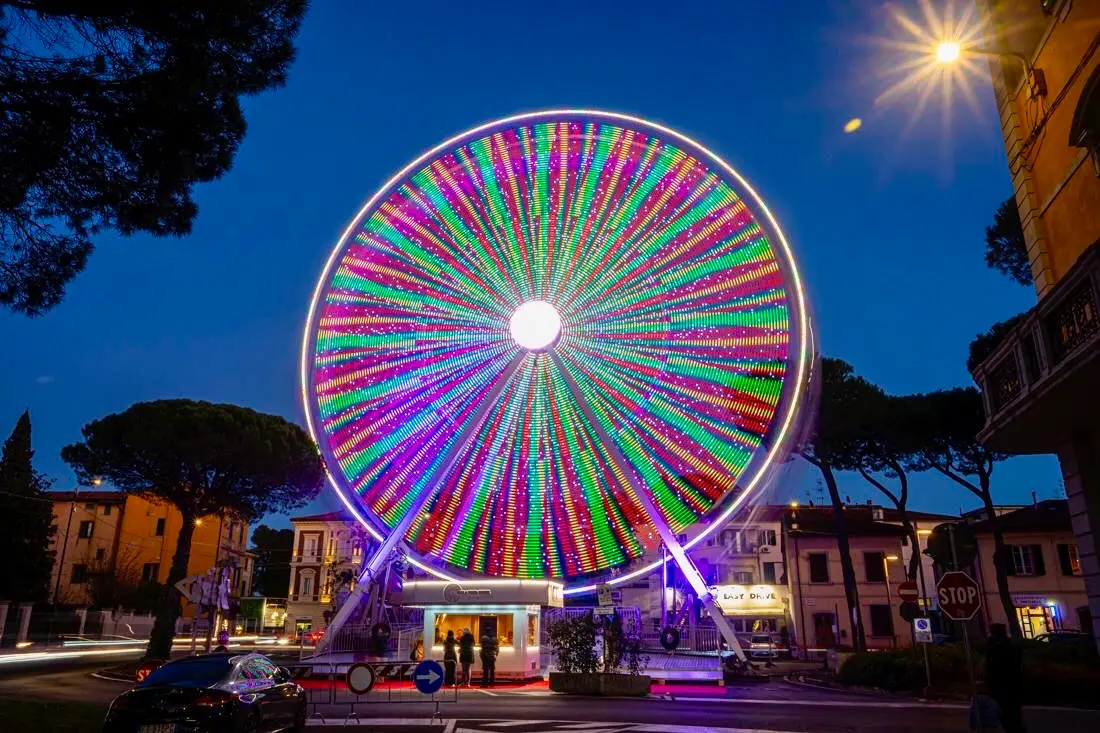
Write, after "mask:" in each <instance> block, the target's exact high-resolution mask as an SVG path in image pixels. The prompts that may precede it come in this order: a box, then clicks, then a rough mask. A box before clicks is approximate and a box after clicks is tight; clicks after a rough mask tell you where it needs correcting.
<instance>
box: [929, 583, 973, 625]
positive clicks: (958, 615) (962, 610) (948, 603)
mask: <svg viewBox="0 0 1100 733" xmlns="http://www.w3.org/2000/svg"><path fill="white" fill-rule="evenodd" d="M936 595H937V597H938V599H939V602H940V610H941V611H943V612H944V614H945V615H946V616H947V617H948V618H950V619H954V620H955V621H969V620H970V619H972V618H974V614H976V613H977V612H978V609H979V608H981V607H982V593H981V589H980V588H979V587H978V584H977V583H976V582H974V579H973V578H971V577H970V576H969V575H967V574H966V573H964V572H962V571H953V572H950V573H944V574H943V577H942V578H940V581H939V582H938V583H936Z"/></svg>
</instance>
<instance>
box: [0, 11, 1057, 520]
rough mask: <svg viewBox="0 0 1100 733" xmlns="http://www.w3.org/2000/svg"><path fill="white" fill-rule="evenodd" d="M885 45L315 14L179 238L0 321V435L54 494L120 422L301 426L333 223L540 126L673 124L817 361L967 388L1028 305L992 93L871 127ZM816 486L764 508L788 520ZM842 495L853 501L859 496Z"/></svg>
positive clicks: (907, 111) (738, 32)
mask: <svg viewBox="0 0 1100 733" xmlns="http://www.w3.org/2000/svg"><path fill="white" fill-rule="evenodd" d="M592 6H597V7H592ZM471 7H475V8H481V9H480V10H471V9H470V8H471ZM891 35H894V34H893V31H892V26H891V25H890V23H889V21H888V19H887V18H886V17H885V16H884V15H883V14H882V11H881V4H879V3H874V2H862V1H860V0H846V1H844V2H840V1H835V0H830V1H829V2H825V1H823V0H792V1H791V2H784V3H730V2H719V1H718V0H714V1H713V2H710V3H701V2H677V3H672V4H670V3H668V2H667V0H651V1H650V2H633V3H610V2H599V3H596V2H591V1H584V0H580V1H575V2H558V3H555V4H554V5H553V9H552V10H550V6H547V5H545V4H542V3H515V2H499V3H489V2H478V3H456V2H453V0H439V1H420V2H412V3H399V2H392V3H362V2H353V1H351V0H348V1H346V2H337V1H335V0H323V1H318V2H315V3H314V8H313V10H312V11H311V12H310V14H309V16H308V17H307V19H306V22H305V24H304V27H303V28H302V32H301V35H300V37H299V47H300V54H299V59H298V61H297V62H296V63H295V65H294V66H293V68H292V69H291V72H290V81H289V84H288V85H287V86H286V88H285V89H281V90H278V91H276V92H273V93H268V94H265V95H263V96H261V97H257V98H254V99H251V100H248V103H247V113H248V123H249V130H248V136H247V137H246V139H245V141H244V144H243V146H242V147H241V150H240V154H239V156H238V158H237V161H236V165H235V166H234V168H233V170H232V171H231V172H230V173H229V174H228V175H227V176H226V177H225V178H223V179H222V180H220V181H218V182H216V183H213V184H209V185H205V186H203V187H201V188H200V189H199V190H198V192H197V198H198V202H199V205H200V215H199V218H198V220H197V222H196V224H195V229H194V232H193V234H192V235H191V236H189V237H187V238H185V239H182V240H153V239H151V238H148V237H134V238H131V239H121V238H117V237H114V236H103V237H100V238H99V240H98V241H97V247H98V249H97V251H96V253H95V255H94V256H93V257H92V259H91V262H90V265H89V267H88V270H87V271H86V272H85V273H84V274H83V275H82V276H81V277H80V278H79V279H78V280H77V281H76V282H75V283H74V284H73V285H72V287H71V288H70V290H69V294H68V297H67V298H66V300H65V301H64V303H63V304H62V305H61V306H59V307H58V308H56V309H55V310H54V311H53V312H51V313H50V314H48V315H46V316H45V317H42V318H38V319H34V320H28V319H26V318H24V317H22V316H16V315H12V314H9V313H6V312H0V344H3V352H2V356H0V383H2V384H3V385H4V388H3V390H0V431H3V432H4V433H5V434H6V432H7V429H8V428H7V427H5V426H6V425H13V424H14V422H15V419H16V418H17V416H18V414H19V412H21V411H22V410H23V409H24V408H27V407H29V408H30V409H31V414H32V418H33V421H34V430H35V433H34V438H35V447H36V449H37V465H38V467H39V468H40V469H41V470H43V471H45V472H46V473H48V474H49V475H51V476H53V477H54V478H56V480H57V485H58V487H59V488H62V487H68V486H70V485H71V484H72V483H73V480H74V479H73V476H72V474H71V472H70V471H69V470H68V467H67V466H66V465H65V464H64V463H63V462H62V461H61V459H60V457H59V455H58V454H59V451H60V449H61V447H62V446H63V445H65V444H66V443H69V442H72V441H74V440H77V439H78V438H79V430H80V426H81V425H82V424H83V423H85V422H87V421H88V420H91V419H94V418H96V417H99V416H101V415H104V414H106V413H109V412H114V411H119V410H122V409H124V408H125V407H127V406H128V405H129V404H131V403H133V402H135V401H138V400H147V399H156V398H163V397H192V398H201V399H206V400H213V401H227V402H235V403H239V404H243V405H248V406H250V407H253V408H255V409H258V410H264V411H270V412H275V413H279V414H282V415H285V416H287V417H289V418H291V419H293V420H295V421H298V422H299V423H301V422H303V419H302V416H301V408H300V406H299V397H298V394H299V389H298V369H297V356H298V349H299V344H300V339H301V328H302V322H303V319H304V318H305V313H306V309H307V307H308V303H309V297H310V294H311V292H312V289H313V286H314V282H315V278H316V277H317V276H318V275H319V273H320V270H321V267H322V265H323V263H324V260H325V258H326V256H327V254H328V252H329V249H330V247H331V246H332V244H333V243H334V242H335V240H336V238H337V237H338V235H339V234H340V232H341V231H342V229H343V227H344V226H345V225H346V223H347V221H348V220H349V218H350V217H351V216H352V215H353V214H354V213H355V212H356V211H357V210H358V208H359V207H360V205H361V204H362V202H363V201H364V200H365V199H366V197H367V196H369V195H370V194H371V193H372V192H373V191H374V190H375V189H376V188H377V187H378V186H379V185H380V184H381V183H382V182H384V181H385V180H386V179H387V178H388V177H389V176H390V175H391V174H392V173H393V172H394V171H396V170H397V169H399V168H400V167H402V166H403V165H404V164H405V163H407V162H408V161H409V160H411V159H412V158H413V157H415V156H416V155H418V154H419V153H421V152H422V151H423V150H425V149H427V148H429V147H431V146H433V145H435V144H436V143H437V142H439V141H441V140H443V139H445V138H446V137H448V136H450V135H452V134H454V133H456V132H458V131H461V130H463V129H466V128H468V127H471V126H473V125H475V124H478V123H481V122H484V121H487V120H491V119H494V118H498V117H502V116H506V115H509V114H512V113H515V112H519V111H526V110H531V109H538V108H547V107H556V106H583V107H595V108H604V109H609V110H616V111H622V112H629V113H632V114H636V115H640V116H643V117H647V118H649V119H652V120H655V121H658V122H661V123H664V124H667V125H670V126H672V127H674V128H676V129H678V130H680V131H682V132H684V133H686V134H687V135H689V136H691V137H694V138H695V139H697V140H699V141H700V142H702V143H703V144H705V145H707V146H709V147H711V148H712V149H713V150H715V151H716V152H717V153H719V154H720V155H722V156H724V157H725V158H726V159H727V160H728V161H730V163H731V164H732V165H733V166H734V167H736V168H738V169H739V170H740V171H742V172H743V173H744V174H745V175H746V176H747V177H748V178H749V179H750V180H751V181H753V182H754V184H755V185H756V187H757V188H758V190H759V191H760V193H761V194H762V195H763V196H764V197H765V199H766V200H767V201H768V202H769V203H770V205H771V207H772V208H773V210H774V211H775V212H776V214H777V216H778V217H779V219H780V221H781V222H782V223H783V224H784V227H785V229H786V231H787V233H788V235H789V237H790V238H791V240H792V242H793V243H794V246H795V249H796V253H797V255H798V256H799V257H800V260H801V263H802V267H803V271H804V275H805V279H806V281H807V282H808V283H809V287H810V289H811V296H812V300H813V304H814V309H815V312H816V317H817V324H818V327H819V335H820V339H821V343H822V346H823V350H824V352H825V353H827V354H829V355H834V356H839V357H842V358H844V359H847V360H848V361H850V362H852V363H853V364H854V365H855V366H856V368H857V369H858V370H859V371H860V372H861V373H862V374H863V375H864V376H866V377H868V378H869V379H871V380H873V381H875V382H878V383H879V384H881V385H883V386H884V387H885V388H886V389H888V390H890V391H894V392H910V391H925V390H932V389H937V388H940V387H947V386H953V385H959V384H970V377H969V375H968V373H967V371H966V368H965V361H966V349H967V344H968V343H969V341H970V340H971V338H972V337H973V336H974V335H975V334H976V333H978V332H979V331H982V330H985V329H986V328H988V326H989V325H990V324H992V323H993V322H994V321H997V320H1001V319H1003V318H1005V317H1008V316H1010V315H1012V314H1013V313H1016V312H1018V311H1020V310H1023V309H1024V308H1026V307H1029V306H1030V305H1031V304H1032V303H1033V302H1034V294H1033V292H1032V291H1031V290H1030V289H1029V288H1023V287H1020V286H1018V285H1015V284H1013V283H1011V282H1009V281H1008V280H1007V279H1005V278H1004V277H1002V276H1000V275H998V274H996V273H994V272H992V271H990V270H988V269H986V267H985V265H984V263H983V261H982V248H983V242H982V233H983V230H984V227H985V226H986V224H988V223H989V221H990V220H991V218H992V213H993V210H994V208H995V207H996V205H997V203H998V202H1000V201H1001V200H1003V199H1004V198H1005V197H1006V196H1008V195H1009V193H1010V187H1009V178H1008V173H1007V170H1006V166H1005V158H1004V152H1003V147H1002V143H1001V140H1000V138H999V136H998V125H997V121H996V111H995V109H994V106H993V100H992V92H991V90H990V89H989V87H988V84H987V83H983V82H982V81H980V80H979V81H978V83H977V91H978V101H979V105H980V106H979V114H977V115H975V114H974V113H972V112H971V111H970V110H969V109H968V108H966V107H965V106H964V105H961V104H960V105H956V106H957V114H955V115H954V120H953V122H952V123H951V124H950V125H949V126H947V127H945V126H944V124H943V123H942V119H941V117H940V115H939V110H938V109H937V107H936V104H935V103H933V105H932V106H931V107H930V108H929V109H928V110H927V111H926V112H925V114H923V115H921V116H920V117H919V118H917V119H916V120H915V124H914V125H912V126H911V128H910V127H909V125H910V122H911V121H913V119H914V118H913V114H912V110H913V109H914V107H915V103H916V100H915V98H913V97H910V98H902V99H899V100H897V101H896V102H894V103H892V104H891V105H889V106H887V107H885V108H882V107H880V108H877V109H876V107H875V98H876V96H877V95H878V94H880V93H881V92H882V91H883V89H884V88H885V87H886V85H887V83H888V81H887V80H886V79H883V78H882V76H881V74H880V73H879V70H880V69H881V68H883V66H884V65H886V64H888V63H889V62H890V60H891V55H890V54H891V52H888V51H883V50H882V49H881V48H877V47H875V46H874V45H873V44H868V43H866V42H864V41H863V40H861V39H864V38H867V37H889V36H891ZM857 116H858V117H861V118H863V119H864V122H865V124H864V126H863V128H862V129H860V130H859V131H858V132H856V133H855V134H850V135H848V134H845V133H844V131H843V129H842V128H843V126H844V124H845V122H846V121H847V120H848V119H850V118H852V117H857ZM907 128H908V129H909V131H908V132H905V131H906V129H907ZM814 478H815V476H814V474H813V473H812V472H803V473H802V475H801V476H800V477H798V478H797V480H795V481H793V483H794V484H795V485H793V486H791V485H788V486H784V487H781V488H780V489H779V491H780V492H781V493H782V495H783V496H784V497H785V496H789V495H797V496H799V498H802V499H803V500H804V499H805V498H806V489H807V487H809V488H811V489H812V487H813V485H814ZM995 482H996V483H995V491H996V494H997V496H998V498H999V499H1000V500H1001V501H1003V502H1006V503H1009V502H1022V501H1028V500H1030V492H1031V491H1037V492H1038V493H1039V495H1040V497H1043V496H1050V495H1053V494H1054V493H1056V492H1057V491H1058V487H1059V473H1058V470H1057V463H1056V461H1055V460H1054V459H1053V458H1051V457H1038V458H1020V459H1015V460H1013V461H1011V462H1009V463H1007V464H1004V465H1003V466H1001V467H1000V468H999V469H998V471H997V473H996V474H995ZM845 491H846V492H847V493H849V494H850V495H851V496H852V497H853V498H866V497H868V496H871V494H869V493H868V491H867V489H865V488H864V485H863V482H862V480H861V479H860V478H859V477H858V476H851V477H847V478H846V479H845ZM915 492H916V493H915V496H914V498H913V505H914V506H917V507H919V508H924V509H940V510H943V511H949V512H953V511H957V510H958V508H959V507H960V506H967V507H969V506H972V505H973V504H974V501H973V500H972V499H971V498H970V497H969V496H968V495H967V494H965V493H964V492H962V491H960V490H958V489H956V488H954V487H953V486H951V485H950V484H949V483H947V482H945V481H943V480H940V479H936V478H934V477H920V478H919V479H918V480H917V481H916V483H915ZM330 504H332V500H331V499H330V498H329V497H328V496H327V495H326V496H323V497H322V499H321V500H319V502H318V504H317V505H316V507H313V508H321V507H327V506H328V505H330ZM279 521H280V522H284V521H285V520H279Z"/></svg>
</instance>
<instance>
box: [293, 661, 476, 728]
mask: <svg viewBox="0 0 1100 733" xmlns="http://www.w3.org/2000/svg"><path fill="white" fill-rule="evenodd" d="M417 667H418V663H416V662H356V663H351V664H347V663H345V664H313V665H311V666H310V667H309V668H301V667H299V668H295V667H291V668H290V670H291V672H292V674H294V676H295V681H296V682H297V683H298V684H299V685H300V686H301V687H302V688H303V689H305V691H306V695H307V698H308V701H309V717H310V718H311V719H318V720H320V721H321V722H322V723H325V724H328V723H329V722H332V721H343V723H344V724H345V725H347V724H351V723H352V722H356V723H357V722H358V721H359V719H360V718H371V717H378V715H377V713H371V707H372V706H378V705H403V706H407V709H408V712H409V717H422V718H442V711H441V709H440V705H445V704H448V703H455V702H458V695H459V688H458V687H456V686H454V685H450V686H443V685H442V684H441V682H442V681H443V680H441V679H440V678H439V676H438V672H437V671H435V670H432V669H428V670H427V671H425V669H424V668H423V667H421V671H420V678H421V679H420V680H416V679H414V676H415V675H417ZM442 667H443V664H442V662H439V667H438V668H437V669H439V670H441V669H442ZM418 682H419V683H420V684H421V685H422V686H423V685H424V684H425V683H426V684H427V686H428V687H429V689H430V688H438V689H437V690H436V691H435V692H429V693H425V692H421V691H420V690H419V689H417V684H418Z"/></svg>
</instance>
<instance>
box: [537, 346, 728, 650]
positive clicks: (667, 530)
mask: <svg viewBox="0 0 1100 733" xmlns="http://www.w3.org/2000/svg"><path fill="white" fill-rule="evenodd" d="M550 354H551V356H552V358H553V359H554V363H555V364H556V365H557V367H558V371H559V372H560V373H561V375H562V378H563V379H565V383H566V384H567V385H569V391H570V392H572V394H573V399H574V401H576V403H577V406H578V407H580V408H581V412H583V413H584V416H585V418H586V419H587V420H588V423H589V424H590V425H591V426H592V429H593V430H594V431H595V432H596V436H597V437H598V438H599V439H600V441H601V442H602V443H603V447H604V449H605V450H607V453H608V455H610V456H611V460H613V461H615V462H616V463H617V464H618V468H619V470H620V471H621V472H622V474H623V476H625V477H626V480H627V481H629V482H630V486H631V488H632V489H633V490H634V493H635V494H636V495H637V496H638V501H639V502H640V503H641V505H642V508H643V509H644V510H645V512H646V514H648V515H649V518H650V521H652V522H653V526H654V528H655V529H656V530H657V534H659V535H660V536H661V540H662V541H663V542H664V543H665V547H666V548H667V549H668V552H669V554H670V555H672V559H673V560H675V561H676V564H677V565H678V566H679V567H680V571H681V572H683V574H684V577H685V578H686V579H687V581H688V583H690V584H691V587H692V588H693V589H694V590H695V594H696V595H697V596H698V597H699V600H701V601H702V602H703V606H704V607H705V608H706V609H707V612H708V613H710V615H711V618H713V619H714V624H715V626H717V627H718V631H719V633H721V634H722V638H723V639H725V640H726V644H728V645H729V648H730V650H731V651H732V652H733V653H734V654H736V655H737V658H738V659H739V660H741V661H742V662H745V661H747V660H746V657H745V652H744V651H742V649H741V644H740V643H739V642H738V641H737V635H736V634H734V631H733V627H732V626H730V623H729V620H728V619H726V617H725V616H723V615H722V610H721V609H720V608H718V604H717V603H715V602H714V596H712V595H711V592H710V588H709V587H708V586H707V584H706V581H705V580H703V576H702V575H701V574H700V573H699V570H698V569H697V568H696V567H695V564H694V563H693V562H692V561H691V558H689V557H688V556H687V553H685V552H684V548H683V546H682V545H681V544H680V540H679V539H678V538H677V537H676V533H675V532H673V531H672V528H671V527H669V526H668V523H667V522H665V520H664V518H663V517H662V516H661V513H660V510H658V509H657V505H656V504H654V503H653V497H652V496H651V495H650V492H649V489H648V488H647V487H646V486H645V485H643V484H642V482H641V480H640V479H639V478H638V476H637V474H635V473H634V471H633V469H631V467H630V464H629V463H627V460H626V457H625V456H623V454H622V451H620V450H619V446H618V444H617V443H616V442H615V441H614V440H612V439H611V436H610V435H608V434H607V431H606V430H605V429H604V427H603V423H601V422H600V421H599V419H597V417H596V414H595V413H594V412H593V411H592V406H591V405H590V404H589V403H588V400H587V399H586V398H585V396H584V393H583V392H582V391H581V388H580V385H579V384H577V380H576V379H575V378H574V377H573V374H572V373H571V372H570V371H569V370H568V369H567V368H566V366H565V363H564V362H563V361H562V359H561V357H560V356H558V355H557V353H555V352H553V351H551V352H550ZM661 570H662V572H664V567H663V566H662V568H661Z"/></svg>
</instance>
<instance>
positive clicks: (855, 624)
mask: <svg viewBox="0 0 1100 733" xmlns="http://www.w3.org/2000/svg"><path fill="white" fill-rule="evenodd" d="M818 468H819V469H821V475H822V476H823V477H824V478H825V485H826V486H827V487H828V488H829V498H830V499H832V502H833V516H834V517H835V519H836V544H837V548H838V549H839V550H840V571H841V575H842V576H843V578H844V597H845V599H846V600H847V601H848V621H849V622H850V623H851V625H852V648H853V649H855V650H856V651H857V652H861V651H864V650H866V648H867V639H866V637H865V635H864V633H863V612H862V611H861V610H860V607H859V590H858V588H857V586H856V571H855V568H854V567H852V548H851V545H850V544H849V543H848V529H847V524H846V522H845V518H844V502H843V501H841V500H840V489H838V488H837V485H836V476H834V475H833V468H832V466H830V465H829V464H828V463H827V462H825V461H821V462H820V464H819V465H818ZM838 623H839V619H838Z"/></svg>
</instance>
